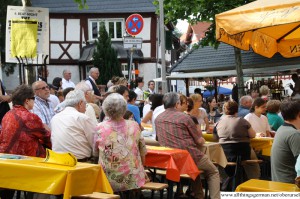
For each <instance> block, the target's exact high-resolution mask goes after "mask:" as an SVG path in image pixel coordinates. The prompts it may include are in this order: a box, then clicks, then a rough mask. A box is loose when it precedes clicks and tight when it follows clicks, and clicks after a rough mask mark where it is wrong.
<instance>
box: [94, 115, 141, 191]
mask: <svg viewBox="0 0 300 199" xmlns="http://www.w3.org/2000/svg"><path fill="white" fill-rule="evenodd" d="M97 132H98V135H97V138H96V148H97V149H98V150H99V164H101V165H102V167H103V169H104V171H105V173H106V176H107V178H108V180H109V182H110V184H111V186H112V188H113V190H114V192H118V191H125V190H131V189H137V188H140V187H141V186H143V185H144V184H145V181H146V179H145V178H146V174H145V171H144V167H143V164H142V160H141V155H142V156H143V155H145V154H146V153H147V151H146V147H145V142H144V138H143V137H142V136H141V132H140V128H139V126H138V124H137V123H136V122H134V121H130V120H121V121H118V122H117V121H113V120H110V119H109V120H107V121H104V122H101V123H100V124H99V125H98V127H97Z"/></svg>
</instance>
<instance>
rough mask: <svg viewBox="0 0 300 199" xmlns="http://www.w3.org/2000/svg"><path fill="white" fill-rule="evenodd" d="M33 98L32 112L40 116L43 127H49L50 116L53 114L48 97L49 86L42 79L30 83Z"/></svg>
mask: <svg viewBox="0 0 300 199" xmlns="http://www.w3.org/2000/svg"><path fill="white" fill-rule="evenodd" d="M32 89H33V90H34V94H35V100H34V107H33V110H32V112H33V113H35V114H36V115H38V116H39V118H41V120H42V122H43V124H45V125H46V126H45V128H48V129H47V130H50V129H49V124H50V121H51V119H52V117H53V116H54V115H55V113H54V108H53V107H52V105H51V104H50V102H49V100H48V98H49V96H50V90H49V86H48V85H47V83H46V82H44V81H36V82H34V83H33V84H32Z"/></svg>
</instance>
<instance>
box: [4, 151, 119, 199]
mask: <svg viewBox="0 0 300 199" xmlns="http://www.w3.org/2000/svg"><path fill="white" fill-rule="evenodd" d="M24 157H25V159H17V160H12V159H0V171H1V172H0V187H2V188H8V189H15V190H24V191H30V192H37V193H44V194H53V195H60V194H64V199H67V198H68V199H69V198H70V196H76V195H83V194H89V193H93V192H106V193H113V190H112V188H111V186H110V184H109V182H108V180H107V178H106V176H105V173H104V172H103V169H102V167H101V166H100V165H96V164H88V163H78V164H77V165H76V166H75V167H68V166H62V165H56V164H49V163H43V160H44V159H43V158H36V157H26V156H24Z"/></svg>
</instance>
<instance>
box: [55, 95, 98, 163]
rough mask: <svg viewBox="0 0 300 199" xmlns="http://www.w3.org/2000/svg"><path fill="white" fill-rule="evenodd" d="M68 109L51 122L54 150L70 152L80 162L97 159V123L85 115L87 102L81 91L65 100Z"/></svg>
mask: <svg viewBox="0 0 300 199" xmlns="http://www.w3.org/2000/svg"><path fill="white" fill-rule="evenodd" d="M65 105H66V108H65V109H64V110H63V111H61V112H60V113H58V114H56V115H55V116H54V117H53V118H52V120H51V130H52V131H51V142H52V150H53V151H55V152H64V153H65V152H70V153H72V154H74V156H75V157H76V158H77V159H78V161H79V162H87V161H89V160H90V158H91V157H92V156H93V157H97V154H96V152H94V151H93V143H94V141H93V140H94V134H95V133H96V132H95V127H96V125H97V124H96V123H94V122H93V120H91V119H90V118H89V117H88V116H87V115H85V114H84V112H85V109H86V100H85V97H84V93H83V92H82V91H81V90H74V91H70V92H69V93H68V95H67V96H66V99H65Z"/></svg>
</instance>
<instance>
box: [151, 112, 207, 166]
mask: <svg viewBox="0 0 300 199" xmlns="http://www.w3.org/2000/svg"><path fill="white" fill-rule="evenodd" d="M155 129H156V135H157V138H158V142H159V144H160V145H162V146H166V147H171V148H177V149H184V150H187V151H189V153H190V154H191V156H192V157H193V160H194V161H195V163H197V162H198V161H199V160H200V159H201V158H202V156H203V153H202V152H201V151H200V149H199V148H198V147H197V144H196V143H197V140H199V139H200V138H201V135H200V134H199V133H198V131H197V127H196V124H195V123H194V122H193V120H192V119H191V117H190V116H189V115H187V114H185V113H182V112H180V111H177V110H176V109H173V108H168V109H166V110H165V111H164V112H163V113H161V114H160V115H158V116H157V118H156V119H155Z"/></svg>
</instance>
